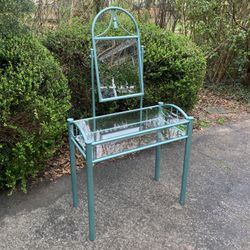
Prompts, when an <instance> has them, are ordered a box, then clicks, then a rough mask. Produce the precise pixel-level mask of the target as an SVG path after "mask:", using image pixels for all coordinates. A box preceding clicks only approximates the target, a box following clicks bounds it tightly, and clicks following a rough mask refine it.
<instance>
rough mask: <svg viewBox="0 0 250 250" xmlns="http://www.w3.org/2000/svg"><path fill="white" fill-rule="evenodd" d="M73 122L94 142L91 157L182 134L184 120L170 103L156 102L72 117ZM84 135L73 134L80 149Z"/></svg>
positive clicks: (184, 131)
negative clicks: (146, 105) (111, 111)
mask: <svg viewBox="0 0 250 250" xmlns="http://www.w3.org/2000/svg"><path fill="white" fill-rule="evenodd" d="M75 123H76V124H77V126H78V127H79V128H81V130H82V131H83V133H84V137H85V140H88V141H90V142H92V144H94V145H95V149H94V158H100V157H103V156H107V155H110V154H115V153H119V152H122V151H124V150H131V149H134V148H137V147H141V146H144V145H148V144H152V143H155V142H159V141H164V140H167V139H171V138H178V137H181V136H184V135H186V129H187V127H186V124H187V123H188V121H187V120H186V119H185V117H184V116H183V114H182V113H180V112H178V110H175V109H174V108H173V107H168V106H160V105H157V106H151V107H146V108H143V109H136V110H131V111H126V112H119V113H113V114H110V115H104V116H98V117H94V118H87V119H81V120H76V121H75ZM171 124H172V125H171ZM175 124H176V126H174V125H175ZM76 134H78V133H76ZM84 137H83V136H82V135H81V134H80V133H79V134H78V135H77V136H76V140H77V141H78V143H79V144H80V145H81V146H82V147H83V149H85V140H84Z"/></svg>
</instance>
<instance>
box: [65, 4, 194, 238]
mask: <svg viewBox="0 0 250 250" xmlns="http://www.w3.org/2000/svg"><path fill="white" fill-rule="evenodd" d="M107 11H111V12H116V11H120V12H123V13H125V14H127V15H128V16H129V17H130V18H131V20H132V22H133V23H134V24H135V27H136V30H137V34H136V39H137V48H138V51H139V53H138V55H139V68H140V69H139V72H140V84H141V86H140V87H141V92H140V93H137V94H131V95H125V96H121V97H116V98H106V99H103V98H101V97H102V96H101V93H100V87H101V86H100V81H99V80H98V79H99V76H98V74H99V72H98V62H97V57H96V48H95V41H96V40H101V39H102V40H104V39H111V40H112V39H117V37H115V38H114V37H103V36H96V35H95V23H96V21H97V20H98V18H99V17H100V16H101V15H102V14H103V13H105V12H107ZM114 20H115V19H113V21H114ZM114 26H115V25H114ZM102 35H103V33H102ZM130 38H131V36H126V37H121V39H130ZM92 42H93V49H91V53H90V57H91V79H92V80H91V81H92V112H93V117H92V118H87V119H84V120H86V121H87V120H88V119H93V118H94V130H95V129H96V127H95V122H96V121H97V120H98V119H100V118H104V117H112V116H115V115H118V114H126V113H130V112H134V111H137V110H139V111H140V112H141V113H140V114H141V115H140V116H141V118H140V119H141V120H142V111H143V110H144V109H149V108H154V107H159V110H161V108H164V107H169V108H171V109H176V110H177V112H179V113H180V114H182V115H183V117H184V118H185V120H184V121H181V122H177V123H172V124H168V125H164V126H159V127H156V128H151V129H146V130H141V129H140V130H139V131H138V132H136V133H132V134H126V135H120V136H118V137H115V138H107V139H103V140H100V141H93V140H91V139H89V138H87V136H86V135H85V132H84V131H83V129H82V128H81V127H80V126H79V124H78V123H77V121H75V120H73V119H72V118H69V119H68V120H67V124H68V140H69V148H70V165H71V182H72V193H73V206H74V207H76V206H77V205H78V194H77V175H76V160H75V148H77V149H78V150H79V152H80V153H81V155H82V156H83V157H84V158H85V159H86V163H87V195H88V214H89V239H90V240H92V241H93V240H94V239H95V237H96V230H95V211H94V210H95V209H94V179H93V166H94V164H95V163H98V162H101V161H105V160H108V159H111V158H115V157H119V156H122V155H126V154H129V153H134V152H137V151H141V150H144V149H148V148H152V147H155V149H156V159H155V176H154V179H155V180H156V181H158V180H159V178H160V150H161V148H160V147H161V145H163V144H167V143H171V142H174V141H179V140H185V153H184V162H183V173H182V180H181V192H180V199H179V202H180V204H181V205H184V204H185V197H186V186H187V176H188V171H189V160H190V150H191V143H192V124H193V117H191V116H188V115H187V114H186V113H185V112H184V111H183V110H182V109H180V108H179V107H178V106H176V105H174V104H164V103H162V102H159V103H158V105H155V106H151V107H143V94H144V85H143V54H144V48H143V46H141V45H140V35H139V28H138V26H137V23H136V21H135V19H134V18H133V16H132V15H131V14H130V13H129V12H127V11H126V10H123V9H121V8H118V7H109V8H106V9H104V10H102V11H101V12H100V13H99V14H97V16H96V17H95V19H94V21H93V25H92ZM95 73H96V76H95ZM95 77H96V80H97V89H98V94H99V102H105V101H114V100H119V99H124V98H132V97H140V108H139V109H134V110H128V111H123V112H117V113H113V114H108V115H103V116H96V107H95V91H94V90H95V82H94V78H95ZM179 125H185V126H187V132H186V134H185V135H183V136H180V137H178V138H172V139H167V140H165V141H160V140H157V142H155V143H152V144H149V145H144V146H140V147H137V148H134V149H130V150H126V151H123V152H119V153H115V154H111V155H107V156H103V157H100V158H97V159H93V148H94V147H95V146H96V145H99V144H104V143H107V142H110V141H115V140H118V139H119V140H122V139H124V140H125V139H128V138H131V137H132V138H134V137H137V136H140V135H145V134H148V133H150V132H157V138H159V137H158V136H160V133H161V130H163V129H167V128H169V129H170V128H173V127H176V126H179ZM74 129H78V131H79V133H80V135H81V136H82V138H83V140H84V142H85V144H86V147H85V148H83V147H81V145H79V143H78V142H77V141H76V139H75V136H74Z"/></svg>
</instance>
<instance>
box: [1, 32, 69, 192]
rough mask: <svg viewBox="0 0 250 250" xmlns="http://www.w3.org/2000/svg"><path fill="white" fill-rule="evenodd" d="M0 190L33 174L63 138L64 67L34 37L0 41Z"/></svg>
mask: <svg viewBox="0 0 250 250" xmlns="http://www.w3.org/2000/svg"><path fill="white" fill-rule="evenodd" d="M0 76H1V78H0V189H2V188H8V189H12V190H13V189H14V188H15V186H16V185H17V184H18V183H19V182H20V183H21V188H22V190H23V191H25V190H26V182H27V178H28V177H29V176H31V175H35V174H36V173H37V171H38V170H39V169H41V167H42V166H43V164H44V163H45V161H46V160H47V159H49V158H50V157H51V156H52V154H53V152H54V151H55V149H56V147H57V146H58V145H60V142H61V141H62V134H63V132H64V131H65V128H66V127H65V125H66V116H67V111H68V110H69V108H70V102H69V101H70V94H69V89H68V84H67V80H66V78H65V77H64V75H63V73H62V71H61V69H60V66H59V65H58V63H57V62H56V61H55V59H54V58H53V57H52V55H51V54H50V53H49V51H48V50H47V49H46V48H45V47H44V46H42V45H41V43H40V42H39V41H38V40H37V39H36V38H35V37H34V36H32V35H28V34H26V35H25V36H15V35H9V36H8V37H5V38H4V39H1V40H0Z"/></svg>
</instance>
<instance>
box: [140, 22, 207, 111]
mask: <svg viewBox="0 0 250 250" xmlns="http://www.w3.org/2000/svg"><path fill="white" fill-rule="evenodd" d="M141 34H142V44H145V59H144V76H145V79H144V83H145V102H146V103H147V104H155V103H156V102H158V101H163V102H172V103H175V104H178V105H180V106H181V107H183V108H184V109H190V108H191V107H192V106H193V105H194V103H195V101H196V98H197V93H198V91H199V89H200V88H201V86H202V83H203V79H204V76H205V70H206V62H205V58H204V55H203V53H202V52H201V51H200V49H199V48H198V47H197V46H196V45H195V44H194V43H192V42H191V41H190V40H189V39H187V38H186V37H184V36H180V35H176V34H173V33H171V32H167V31H164V30H162V29H160V28H159V27H156V26H154V25H145V24H142V25H141Z"/></svg>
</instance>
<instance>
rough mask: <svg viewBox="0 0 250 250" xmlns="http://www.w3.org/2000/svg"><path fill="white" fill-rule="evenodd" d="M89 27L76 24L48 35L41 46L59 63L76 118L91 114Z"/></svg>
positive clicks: (63, 27)
mask: <svg viewBox="0 0 250 250" xmlns="http://www.w3.org/2000/svg"><path fill="white" fill-rule="evenodd" d="M89 30H90V27H85V26H83V25H82V24H81V23H79V22H77V21H75V22H73V23H72V24H71V25H70V26H69V25H67V24H66V25H63V26H61V27H60V28H58V29H57V30H54V31H49V32H47V33H46V35H45V36H44V37H43V38H42V43H43V44H44V46H45V47H47V48H48V49H49V50H50V51H51V52H52V54H53V55H54V56H55V57H56V58H57V59H58V60H59V62H60V63H61V66H62V70H63V73H64V75H65V76H66V77H67V79H68V82H69V87H70V89H71V93H72V98H71V103H72V112H71V115H72V116H73V117H79V116H80V115H88V114H89V112H90V110H91V99H90V96H91V89H90V87H91V82H90V51H89V48H90V41H91V37H90V34H89Z"/></svg>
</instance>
